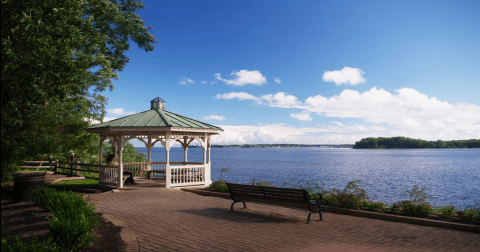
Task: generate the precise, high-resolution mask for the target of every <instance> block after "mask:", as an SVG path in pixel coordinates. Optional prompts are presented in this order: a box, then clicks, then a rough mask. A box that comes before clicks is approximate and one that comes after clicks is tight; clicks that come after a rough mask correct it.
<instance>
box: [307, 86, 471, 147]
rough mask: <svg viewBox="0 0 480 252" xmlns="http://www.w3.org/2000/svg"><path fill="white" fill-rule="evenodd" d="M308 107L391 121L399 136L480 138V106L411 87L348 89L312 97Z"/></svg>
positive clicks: (339, 115) (335, 114)
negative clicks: (434, 96) (429, 94)
mask: <svg viewBox="0 0 480 252" xmlns="http://www.w3.org/2000/svg"><path fill="white" fill-rule="evenodd" d="M305 106H306V109H307V110H309V111H310V112H314V113H317V114H319V115H322V116H325V117H336V118H360V119H363V120H364V121H366V122H369V123H375V124H387V125H390V127H391V132H392V133H395V134H394V135H393V136H395V135H403V136H406V137H412V138H420V139H425V140H437V139H442V140H453V139H471V138H480V127H478V125H477V126H475V124H474V122H476V121H478V120H480V106H476V105H473V104H465V103H458V104H450V103H448V102H443V101H439V100H438V99H436V98H429V97H428V96H427V95H425V94H422V93H420V92H418V91H417V90H415V89H411V88H401V89H398V90H396V91H395V93H394V94H392V93H390V92H388V91H385V90H383V89H377V88H375V87H374V88H372V89H370V90H369V91H366V92H363V93H359V92H358V91H354V90H348V89H345V90H343V91H342V93H340V95H336V96H332V97H330V98H326V97H323V96H321V95H317V96H313V97H309V98H307V99H306V101H305Z"/></svg>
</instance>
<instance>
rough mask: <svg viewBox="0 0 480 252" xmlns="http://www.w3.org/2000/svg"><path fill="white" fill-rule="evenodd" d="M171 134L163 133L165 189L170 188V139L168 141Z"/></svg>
mask: <svg viewBox="0 0 480 252" xmlns="http://www.w3.org/2000/svg"><path fill="white" fill-rule="evenodd" d="M170 136H171V133H170V132H165V144H164V147H165V152H166V153H167V156H166V158H165V159H166V160H165V161H166V162H165V187H166V188H170V186H171V183H172V171H171V170H170V146H171V143H172V141H171V139H170Z"/></svg>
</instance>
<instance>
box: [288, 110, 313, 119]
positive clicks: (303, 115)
mask: <svg viewBox="0 0 480 252" xmlns="http://www.w3.org/2000/svg"><path fill="white" fill-rule="evenodd" d="M290 117H291V118H295V119H298V120H299V121H311V120H312V118H311V117H310V112H308V111H303V112H301V113H298V114H295V113H292V114H290Z"/></svg>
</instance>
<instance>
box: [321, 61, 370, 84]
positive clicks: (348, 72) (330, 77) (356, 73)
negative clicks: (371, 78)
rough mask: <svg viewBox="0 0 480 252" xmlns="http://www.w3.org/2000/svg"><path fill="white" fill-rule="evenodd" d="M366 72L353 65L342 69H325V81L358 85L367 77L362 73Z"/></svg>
mask: <svg viewBox="0 0 480 252" xmlns="http://www.w3.org/2000/svg"><path fill="white" fill-rule="evenodd" d="M364 73H365V72H364V71H362V70H360V69H358V68H352V67H347V66H346V67H344V68H343V69H342V70H335V71H325V73H323V81H326V82H332V81H333V82H335V84H336V85H341V84H350V85H357V84H360V83H364V82H365V79H364V78H363V77H362V74H364Z"/></svg>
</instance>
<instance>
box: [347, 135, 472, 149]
mask: <svg viewBox="0 0 480 252" xmlns="http://www.w3.org/2000/svg"><path fill="white" fill-rule="evenodd" d="M353 148H354V149H477V148H480V139H470V140H452V141H442V140H437V141H426V140H421V139H412V138H408V137H378V138H375V137H368V138H363V139H362V140H360V141H358V142H356V143H355V145H354V146H353Z"/></svg>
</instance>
